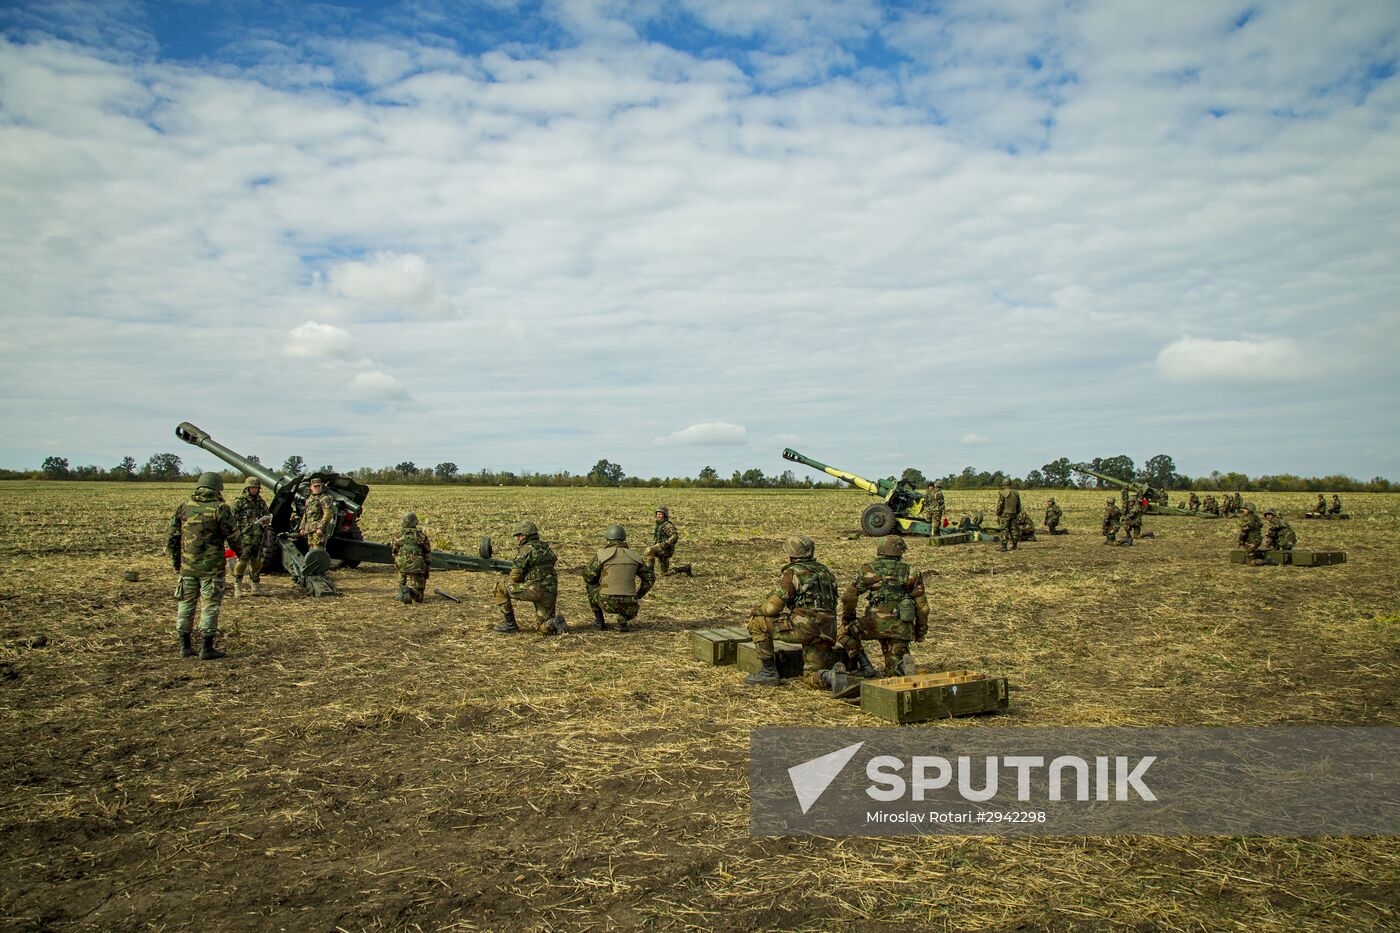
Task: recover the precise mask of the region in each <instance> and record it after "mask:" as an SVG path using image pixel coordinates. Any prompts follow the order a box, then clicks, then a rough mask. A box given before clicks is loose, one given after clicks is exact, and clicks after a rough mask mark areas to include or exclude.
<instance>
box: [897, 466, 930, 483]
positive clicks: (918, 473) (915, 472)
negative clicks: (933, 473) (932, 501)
mask: <svg viewBox="0 0 1400 933" xmlns="http://www.w3.org/2000/svg"><path fill="white" fill-rule="evenodd" d="M899 478H900V479H901V480H903V481H905V482H907V483H913V484H914V485H915V486H924V485H926V484H927V483H928V477H926V476H924V472H923V470H920V469H919V468H918V467H905V468H904V472H903V473H902V474H901V475H900V477H899Z"/></svg>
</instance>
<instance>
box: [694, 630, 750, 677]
mask: <svg viewBox="0 0 1400 933" xmlns="http://www.w3.org/2000/svg"><path fill="white" fill-rule="evenodd" d="M749 637H750V636H749V632H748V629H742V628H707V629H701V630H700V631H698V632H691V633H690V656H691V657H692V658H694V659H695V660H697V661H704V662H705V663H706V664H709V665H711V666H714V667H719V666H722V665H725V664H733V663H734V658H735V655H736V653H737V651H738V648H739V643H740V642H745V641H748V640H749Z"/></svg>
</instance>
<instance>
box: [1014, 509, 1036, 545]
mask: <svg viewBox="0 0 1400 933" xmlns="http://www.w3.org/2000/svg"><path fill="white" fill-rule="evenodd" d="M1016 535H1017V537H1018V538H1019V539H1020V540H1022V541H1034V540H1035V522H1033V521H1031V516H1030V513H1029V512H1027V511H1026V510H1025V509H1022V510H1021V511H1019V512H1017V513H1016Z"/></svg>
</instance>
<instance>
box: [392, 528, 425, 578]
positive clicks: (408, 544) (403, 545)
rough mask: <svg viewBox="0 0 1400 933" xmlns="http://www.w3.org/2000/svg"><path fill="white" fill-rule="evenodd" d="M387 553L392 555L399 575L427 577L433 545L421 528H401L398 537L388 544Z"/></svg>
mask: <svg viewBox="0 0 1400 933" xmlns="http://www.w3.org/2000/svg"><path fill="white" fill-rule="evenodd" d="M389 553H391V554H393V555H394V567H395V568H397V569H398V571H399V573H421V574H423V575H424V576H427V574H428V567H429V565H430V564H431V563H432V559H433V543H432V542H431V541H429V540H428V536H427V535H426V534H424V533H423V529H422V528H401V529H399V535H398V537H397V538H395V539H394V540H393V541H392V542H390V544H389Z"/></svg>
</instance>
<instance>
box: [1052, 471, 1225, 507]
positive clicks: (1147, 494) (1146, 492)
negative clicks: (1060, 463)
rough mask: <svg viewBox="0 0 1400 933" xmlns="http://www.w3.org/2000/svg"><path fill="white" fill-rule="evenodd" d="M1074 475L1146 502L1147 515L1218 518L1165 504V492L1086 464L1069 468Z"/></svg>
mask: <svg viewBox="0 0 1400 933" xmlns="http://www.w3.org/2000/svg"><path fill="white" fill-rule="evenodd" d="M1070 469H1072V470H1074V471H1075V472H1076V473H1083V474H1084V475H1085V476H1092V477H1094V479H1096V480H1098V481H1099V482H1100V483H1106V484H1107V485H1109V486H1114V487H1116V488H1118V489H1120V490H1123V491H1124V492H1126V494H1127V495H1129V496H1131V497H1133V498H1134V499H1139V500H1144V499H1145V500H1146V501H1147V514H1148V515H1189V516H1192V517H1194V518H1219V516H1218V515H1211V514H1210V513H1208V512H1193V511H1191V510H1190V509H1183V508H1181V507H1180V506H1176V505H1168V504H1167V492H1166V490H1164V489H1155V488H1153V486H1152V485H1151V484H1150V483H1138V482H1128V481H1127V480H1122V479H1119V478H1118V477H1116V476H1109V475H1108V474H1107V473H1100V472H1099V471H1098V470H1095V469H1093V468H1092V467H1090V466H1089V464H1087V463H1076V464H1073V465H1071V466H1070Z"/></svg>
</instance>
